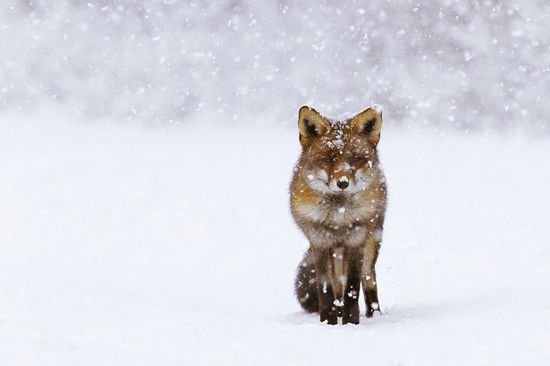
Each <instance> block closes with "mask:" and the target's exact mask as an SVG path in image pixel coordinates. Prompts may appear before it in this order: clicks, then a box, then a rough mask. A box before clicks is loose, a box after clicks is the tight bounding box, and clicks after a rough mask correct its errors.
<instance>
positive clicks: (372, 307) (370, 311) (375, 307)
mask: <svg viewBox="0 0 550 366" xmlns="http://www.w3.org/2000/svg"><path fill="white" fill-rule="evenodd" d="M375 311H378V312H379V313H380V314H382V312H381V311H380V304H378V303H377V302H373V303H368V304H367V312H366V313H365V315H366V316H367V318H372V316H373V315H374V312H375Z"/></svg>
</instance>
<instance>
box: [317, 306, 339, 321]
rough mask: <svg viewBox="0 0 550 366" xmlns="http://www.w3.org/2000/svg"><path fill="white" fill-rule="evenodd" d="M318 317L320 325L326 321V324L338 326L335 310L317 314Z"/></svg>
mask: <svg viewBox="0 0 550 366" xmlns="http://www.w3.org/2000/svg"><path fill="white" fill-rule="evenodd" d="M319 315H320V320H321V323H322V322H324V321H325V320H326V322H327V324H330V325H334V324H338V311H337V310H336V309H335V310H332V309H329V310H323V311H321V312H320V313H319Z"/></svg>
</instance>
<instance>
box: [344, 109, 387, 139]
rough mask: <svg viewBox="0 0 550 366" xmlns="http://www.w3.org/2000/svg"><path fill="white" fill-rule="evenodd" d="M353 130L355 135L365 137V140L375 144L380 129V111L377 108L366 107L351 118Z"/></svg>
mask: <svg viewBox="0 0 550 366" xmlns="http://www.w3.org/2000/svg"><path fill="white" fill-rule="evenodd" d="M351 124H352V126H353V131H354V132H355V133H356V134H357V135H363V136H366V137H367V140H368V141H369V142H370V143H371V144H373V145H374V146H376V145H377V144H378V141H380V130H381V129H382V111H381V110H379V109H377V108H368V109H366V110H364V111H363V112H361V113H359V114H358V115H356V116H355V117H353V118H352V119H351Z"/></svg>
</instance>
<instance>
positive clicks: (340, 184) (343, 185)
mask: <svg viewBox="0 0 550 366" xmlns="http://www.w3.org/2000/svg"><path fill="white" fill-rule="evenodd" d="M336 185H337V186H338V188H340V189H341V190H344V189H346V188H348V186H349V182H348V181H347V179H340V180H338V182H336Z"/></svg>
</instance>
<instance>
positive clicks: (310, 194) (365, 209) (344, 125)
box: [290, 106, 386, 324]
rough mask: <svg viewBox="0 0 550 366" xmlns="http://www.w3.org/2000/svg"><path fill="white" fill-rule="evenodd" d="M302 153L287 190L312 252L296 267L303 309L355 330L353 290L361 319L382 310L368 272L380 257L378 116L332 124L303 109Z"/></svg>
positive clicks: (371, 112) (382, 184) (382, 200)
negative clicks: (362, 303) (363, 311)
mask: <svg viewBox="0 0 550 366" xmlns="http://www.w3.org/2000/svg"><path fill="white" fill-rule="evenodd" d="M298 128H299V132H300V134H299V138H300V144H301V145H302V153H301V156H300V158H299V160H298V163H297V164H296V167H295V168H294V175H293V178H292V182H291V184H290V207H291V212H292V216H293V217H294V220H295V221H296V223H297V224H298V226H299V227H300V229H301V230H302V232H303V233H304V234H305V236H306V237H307V239H308V240H309V243H310V247H309V249H308V251H307V252H306V254H305V256H304V258H303V259H302V261H301V262H300V265H299V266H298V273H297V276H296V280H295V290H296V296H297V298H298V301H299V302H300V304H301V306H302V308H303V309H304V310H306V311H308V312H319V315H320V320H321V322H324V321H325V320H326V321H327V323H328V324H337V323H338V318H339V317H341V318H342V323H343V324H347V323H352V324H359V291H360V288H361V285H362V287H363V295H364V298H365V303H366V307H367V309H366V316H367V317H371V316H372V315H373V313H374V311H376V310H378V311H380V304H379V302H378V288H377V285H376V272H375V269H374V266H375V264H376V260H377V258H378V251H379V249H380V242H381V240H382V230H383V225H384V214H385V210H386V180H385V177H384V174H383V172H382V170H381V167H380V164H379V161H378V152H377V149H376V147H377V144H378V141H379V140H380V130H381V128H382V112H381V111H379V110H377V109H375V108H368V109H367V110H365V111H363V112H361V113H359V114H358V115H356V116H355V117H353V118H350V119H348V120H344V121H332V120H329V119H327V118H326V117H323V116H321V115H320V114H319V113H318V112H317V111H316V110H315V109H312V108H309V107H307V106H303V107H302V108H300V111H299V116H298Z"/></svg>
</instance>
